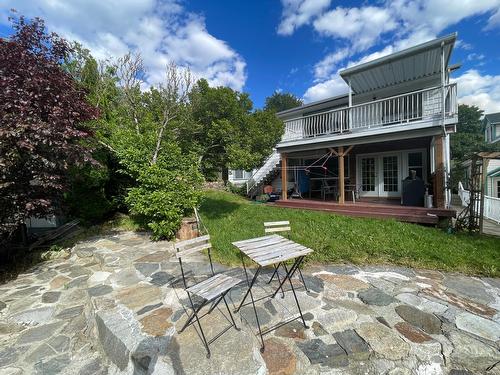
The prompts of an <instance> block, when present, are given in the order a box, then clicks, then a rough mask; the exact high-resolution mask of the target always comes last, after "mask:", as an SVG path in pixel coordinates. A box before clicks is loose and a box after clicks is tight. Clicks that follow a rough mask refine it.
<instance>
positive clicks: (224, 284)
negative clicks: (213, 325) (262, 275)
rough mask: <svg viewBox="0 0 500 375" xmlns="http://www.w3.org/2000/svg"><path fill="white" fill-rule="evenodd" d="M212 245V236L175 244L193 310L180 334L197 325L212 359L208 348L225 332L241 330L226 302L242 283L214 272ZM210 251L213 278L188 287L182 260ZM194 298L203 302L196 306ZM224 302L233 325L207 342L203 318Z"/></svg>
mask: <svg viewBox="0 0 500 375" xmlns="http://www.w3.org/2000/svg"><path fill="white" fill-rule="evenodd" d="M211 247H212V245H211V244H210V236H209V235H206V236H202V237H197V238H193V239H191V240H186V241H181V242H178V243H176V244H175V249H176V250H177V254H176V255H177V259H179V265H180V267H181V273H182V281H183V283H184V288H185V290H186V293H187V295H188V299H189V303H190V305H191V309H192V314H191V315H189V314H188V320H187V321H186V323H185V324H184V326H183V327H182V328H181V330H180V331H179V333H182V332H183V331H184V330H185V329H186V328H187V327H188V326H190V325H191V324H194V323H197V325H198V327H199V329H200V335H201V339H202V341H203V345H204V346H205V349H206V350H207V358H210V349H209V348H208V346H209V345H210V344H211V343H212V342H214V341H215V340H217V339H218V338H219V337H220V336H222V335H223V334H224V333H225V332H227V331H228V330H229V329H231V328H232V327H234V328H235V329H236V330H238V331H239V328H238V327H237V326H236V323H235V321H234V318H233V315H232V314H231V310H230V309H229V305H228V304H227V301H226V294H227V293H228V292H229V291H230V290H231V288H232V287H234V286H235V285H237V284H238V283H240V282H241V280H238V279H235V278H234V277H231V276H227V275H224V274H216V273H215V272H214V267H213V264H212V257H211V254H210V249H211ZM205 249H206V250H208V259H209V260H210V270H211V273H212V276H210V277H208V278H207V279H205V280H203V281H201V282H198V283H196V284H194V285H191V286H188V284H187V282H186V274H185V273H184V266H183V263H182V258H184V257H186V256H188V255H190V254H194V253H197V252H200V251H202V250H205ZM193 296H195V297H198V299H201V302H200V303H199V304H198V305H195V303H194V302H193ZM221 301H224V304H225V305H226V309H227V312H228V313H229V317H230V319H231V320H230V321H229V319H227V317H226V316H225V315H224V314H223V315H224V317H226V319H227V320H228V322H229V323H231V325H229V326H228V327H226V328H225V329H223V330H222V331H221V332H219V333H218V334H217V335H215V336H214V337H213V338H212V339H210V340H208V341H207V338H206V337H205V333H204V332H203V328H202V327H201V322H200V320H201V318H203V317H204V316H206V315H208V314H210V313H211V312H212V311H213V310H214V309H215V308H216V307H217V305H218V304H219V303H220V302H221ZM210 303H211V306H210V308H209V309H208V311H207V312H206V313H204V314H203V315H201V316H198V314H199V312H200V311H201V309H202V308H203V307H204V306H207V305H209V304H210Z"/></svg>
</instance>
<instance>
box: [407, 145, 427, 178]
mask: <svg viewBox="0 0 500 375" xmlns="http://www.w3.org/2000/svg"><path fill="white" fill-rule="evenodd" d="M412 170H414V171H416V172H417V177H418V178H420V179H422V180H423V179H424V158H423V155H422V153H421V152H410V153H409V154H408V176H411V172H410V171H412Z"/></svg>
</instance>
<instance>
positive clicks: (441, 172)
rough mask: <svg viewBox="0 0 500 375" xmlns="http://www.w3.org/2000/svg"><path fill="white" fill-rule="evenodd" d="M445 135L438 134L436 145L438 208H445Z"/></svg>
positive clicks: (436, 195) (435, 199)
mask: <svg viewBox="0 0 500 375" xmlns="http://www.w3.org/2000/svg"><path fill="white" fill-rule="evenodd" d="M443 139H444V137H443V136H436V137H435V141H434V145H435V149H436V155H435V158H436V170H435V172H434V201H435V205H436V207H437V208H445V204H446V202H445V201H446V199H445V173H446V170H445V165H444V163H445V160H444V153H445V150H444V144H443Z"/></svg>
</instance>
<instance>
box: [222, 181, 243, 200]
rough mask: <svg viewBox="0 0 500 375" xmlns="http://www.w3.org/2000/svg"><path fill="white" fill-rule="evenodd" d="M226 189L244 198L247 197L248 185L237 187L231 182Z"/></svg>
mask: <svg viewBox="0 0 500 375" xmlns="http://www.w3.org/2000/svg"><path fill="white" fill-rule="evenodd" d="M226 189H227V191H229V192H230V193H233V194H237V195H241V196H242V197H246V196H247V185H246V184H242V185H236V184H233V183H231V182H228V183H227V186H226Z"/></svg>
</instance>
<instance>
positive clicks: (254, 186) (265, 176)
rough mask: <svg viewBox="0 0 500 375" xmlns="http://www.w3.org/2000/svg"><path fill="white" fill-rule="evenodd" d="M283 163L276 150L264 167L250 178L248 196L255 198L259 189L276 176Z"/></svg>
mask: <svg viewBox="0 0 500 375" xmlns="http://www.w3.org/2000/svg"><path fill="white" fill-rule="evenodd" d="M280 162H281V155H280V153H279V152H278V151H276V149H274V150H273V152H272V154H271V155H269V157H268V158H267V159H266V161H265V162H264V164H263V165H262V167H260V168H259V169H257V171H256V172H255V173H254V174H253V175H252V177H250V178H249V179H248V181H247V195H248V196H250V197H253V196H255V195H257V192H258V188H259V187H260V186H261V185H262V184H263V183H265V182H266V181H268V180H269V178H270V177H271V176H274V175H275V174H276V172H277V171H278V169H279V165H280Z"/></svg>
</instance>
